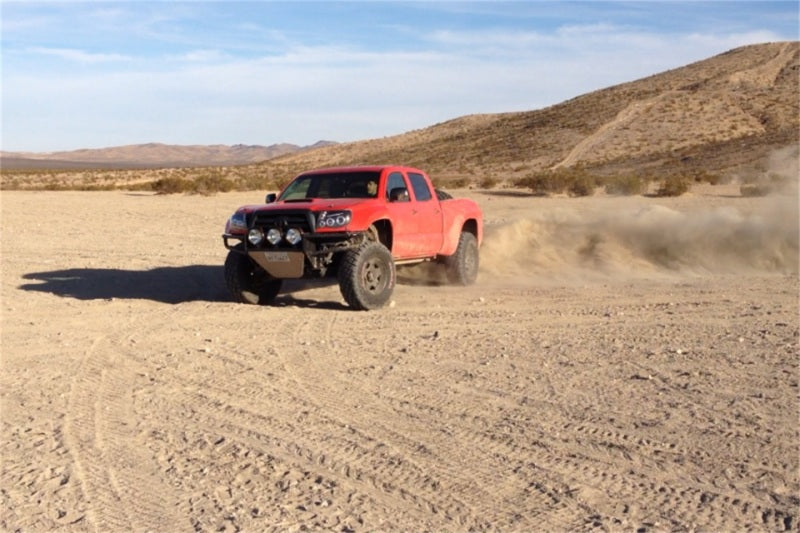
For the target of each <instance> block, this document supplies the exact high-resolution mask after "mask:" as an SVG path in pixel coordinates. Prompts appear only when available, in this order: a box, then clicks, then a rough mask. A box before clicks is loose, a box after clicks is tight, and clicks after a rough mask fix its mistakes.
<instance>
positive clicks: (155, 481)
mask: <svg viewBox="0 0 800 533" xmlns="http://www.w3.org/2000/svg"><path fill="white" fill-rule="evenodd" d="M118 344H119V342H113V341H111V340H110V339H109V338H108V337H104V336H102V337H98V338H97V339H95V341H94V342H93V344H92V346H91V347H90V348H89V350H88V351H87V352H86V355H85V357H84V359H83V362H82V363H81V365H80V366H79V368H78V370H77V373H76V375H75V376H74V377H73V380H72V383H71V386H70V393H69V400H68V409H67V415H66V418H65V421H64V440H65V443H66V446H67V448H68V449H69V453H70V456H71V457H72V461H73V463H74V464H75V472H76V473H77V477H78V479H79V481H80V485H81V488H82V491H83V494H84V496H85V498H86V501H87V518H88V520H89V522H90V523H91V524H92V526H93V528H94V529H95V530H96V531H159V530H160V531H182V530H186V529H187V525H188V524H186V523H185V522H184V521H183V520H181V519H180V518H179V517H178V516H177V515H176V514H175V513H174V512H173V510H174V508H175V506H174V505H171V503H170V502H169V500H167V501H165V496H167V495H169V494H170V491H169V490H165V489H163V488H161V487H162V483H161V482H160V480H159V476H158V474H157V473H156V472H155V471H154V468H155V464H154V463H153V462H152V460H151V458H150V457H149V456H148V455H147V454H146V453H145V452H144V448H143V447H142V446H141V444H140V443H138V442H136V416H135V414H134V412H133V408H132V404H133V390H134V383H135V382H136V379H137V373H136V368H135V367H134V366H133V365H132V364H131V362H130V361H129V360H128V359H126V358H124V357H120V355H119V352H118V349H117V346H118Z"/></svg>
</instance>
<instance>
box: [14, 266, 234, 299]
mask: <svg viewBox="0 0 800 533" xmlns="http://www.w3.org/2000/svg"><path fill="white" fill-rule="evenodd" d="M23 279H26V280H32V281H34V283H26V284H23V285H21V286H20V287H19V288H20V289H22V290H26V291H38V292H49V293H51V294H55V295H57V296H64V297H68V298H76V299H78V300H110V299H113V298H116V299H125V300H153V301H156V302H162V303H168V304H177V303H182V302H196V301H206V302H225V301H230V297H229V296H228V294H227V292H226V291H225V283H224V281H223V270H222V266H212V265H191V266H182V267H159V268H154V269H151V270H122V269H115V268H68V269H64V270H53V271H50V272H34V273H30V274H25V275H24V276H23Z"/></svg>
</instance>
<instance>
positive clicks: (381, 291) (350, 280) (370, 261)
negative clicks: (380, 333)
mask: <svg viewBox="0 0 800 533" xmlns="http://www.w3.org/2000/svg"><path fill="white" fill-rule="evenodd" d="M396 281H397V273H396V271H395V266H394V260H393V259H392V254H391V252H389V250H388V249H387V248H386V247H385V246H384V245H382V244H381V243H379V242H374V241H368V242H366V243H364V244H362V245H361V246H359V247H358V248H356V249H355V250H350V251H348V252H345V255H344V257H343V258H342V263H341V264H340V265H339V290H340V291H341V292H342V296H343V297H344V300H345V301H346V302H347V305H349V306H350V307H352V308H353V309H357V310H360V311H368V310H370V309H379V308H381V307H383V306H384V305H386V304H387V303H388V302H389V299H390V298H391V297H392V291H394V285H395V283H396Z"/></svg>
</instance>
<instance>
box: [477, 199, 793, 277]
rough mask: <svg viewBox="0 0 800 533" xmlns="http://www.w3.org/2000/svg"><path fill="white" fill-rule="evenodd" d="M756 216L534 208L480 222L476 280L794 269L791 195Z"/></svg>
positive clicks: (723, 211) (653, 208) (726, 211)
mask: <svg viewBox="0 0 800 533" xmlns="http://www.w3.org/2000/svg"><path fill="white" fill-rule="evenodd" d="M767 203H768V207H766V208H765V209H763V210H761V211H760V212H759V213H751V214H743V213H742V212H740V211H739V210H737V209H736V208H734V207H724V208H717V209H713V210H708V211H689V212H687V211H677V210H674V209H671V208H668V207H665V206H661V205H647V206H641V207H637V208H630V209H628V210H627V211H624V210H623V211H614V212H605V213H602V212H593V213H578V212H577V211H573V210H560V211H553V212H541V213H537V214H536V215H534V216H530V217H526V218H522V219H518V220H514V221H511V222H508V223H505V224H500V225H495V226H488V227H487V228H486V234H485V239H484V243H483V246H482V249H481V273H482V275H483V277H484V279H486V278H489V279H492V278H494V279H503V278H521V277H522V278H532V279H535V280H537V282H538V281H541V280H543V279H551V280H552V279H555V280H562V281H563V280H565V279H571V278H572V279H581V280H588V279H592V278H596V279H608V278H614V277H624V278H626V279H627V278H630V277H639V276H645V277H650V276H654V275H661V274H669V275H676V274H678V275H683V274H694V275H703V274H716V273H719V274H723V273H735V272H742V271H764V272H779V273H793V274H796V273H797V272H798V240H799V237H798V208H797V197H796V196H781V197H774V198H770V199H768V201H767Z"/></svg>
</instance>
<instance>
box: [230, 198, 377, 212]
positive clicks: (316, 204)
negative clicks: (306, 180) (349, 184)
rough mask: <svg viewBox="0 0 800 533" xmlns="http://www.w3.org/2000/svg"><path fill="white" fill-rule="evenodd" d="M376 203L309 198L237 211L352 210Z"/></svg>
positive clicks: (370, 201) (363, 199)
mask: <svg viewBox="0 0 800 533" xmlns="http://www.w3.org/2000/svg"><path fill="white" fill-rule="evenodd" d="M377 201H378V200H377V199H374V198H309V199H308V200H292V201H289V202H275V203H272V204H260V205H245V206H242V207H240V208H239V210H241V211H244V212H246V213H252V212H254V211H284V210H286V209H310V210H312V211H329V210H331V209H352V208H354V207H355V206H364V205H372V204H374V203H376V202H377Z"/></svg>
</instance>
